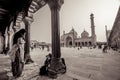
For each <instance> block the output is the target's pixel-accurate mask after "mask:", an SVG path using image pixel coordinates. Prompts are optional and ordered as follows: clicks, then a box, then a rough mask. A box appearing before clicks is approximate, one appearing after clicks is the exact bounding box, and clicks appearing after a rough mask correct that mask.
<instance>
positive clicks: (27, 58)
mask: <svg viewBox="0 0 120 80" xmlns="http://www.w3.org/2000/svg"><path fill="white" fill-rule="evenodd" d="M32 22H33V19H32V18H30V17H26V18H25V19H24V23H25V30H26V36H25V39H26V40H25V41H26V43H25V55H24V56H25V57H24V58H25V64H29V63H33V60H32V59H31V56H30V24H31V23H32Z"/></svg>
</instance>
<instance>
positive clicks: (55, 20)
mask: <svg viewBox="0 0 120 80" xmlns="http://www.w3.org/2000/svg"><path fill="white" fill-rule="evenodd" d="M51 21H52V54H53V56H54V57H55V58H60V57H61V50H60V24H59V10H58V9H51Z"/></svg>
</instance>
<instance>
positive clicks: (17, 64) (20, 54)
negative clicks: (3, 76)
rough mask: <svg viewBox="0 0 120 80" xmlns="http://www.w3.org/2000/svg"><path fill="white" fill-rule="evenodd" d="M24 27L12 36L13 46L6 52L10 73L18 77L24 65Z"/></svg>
mask: <svg viewBox="0 0 120 80" xmlns="http://www.w3.org/2000/svg"><path fill="white" fill-rule="evenodd" d="M25 33H26V31H25V29H21V30H19V31H18V32H16V33H15V34H14V36H13V47H12V49H11V50H10V52H9V53H8V54H9V55H10V57H11V66H12V74H13V76H14V77H15V78H17V77H20V76H21V74H22V71H23V67H24V44H25V39H24V37H25Z"/></svg>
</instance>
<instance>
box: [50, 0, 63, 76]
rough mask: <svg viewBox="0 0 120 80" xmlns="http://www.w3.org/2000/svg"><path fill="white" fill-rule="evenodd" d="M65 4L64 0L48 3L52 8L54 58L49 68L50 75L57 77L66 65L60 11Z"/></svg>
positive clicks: (52, 0)
mask: <svg viewBox="0 0 120 80" xmlns="http://www.w3.org/2000/svg"><path fill="white" fill-rule="evenodd" d="M62 4H63V0H48V5H49V7H50V10H51V25H52V26H51V27H52V31H51V32H52V60H51V64H50V67H49V69H48V76H49V77H51V78H57V74H58V73H62V72H63V71H64V70H63V68H64V65H63V64H62V62H61V58H60V57H61V49H60V24H59V22H60V21H59V11H60V8H61V6H62Z"/></svg>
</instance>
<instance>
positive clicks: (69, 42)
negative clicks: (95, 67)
mask: <svg viewBox="0 0 120 80" xmlns="http://www.w3.org/2000/svg"><path fill="white" fill-rule="evenodd" d="M71 46H72V38H71V37H70V36H68V37H67V38H66V47H71Z"/></svg>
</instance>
